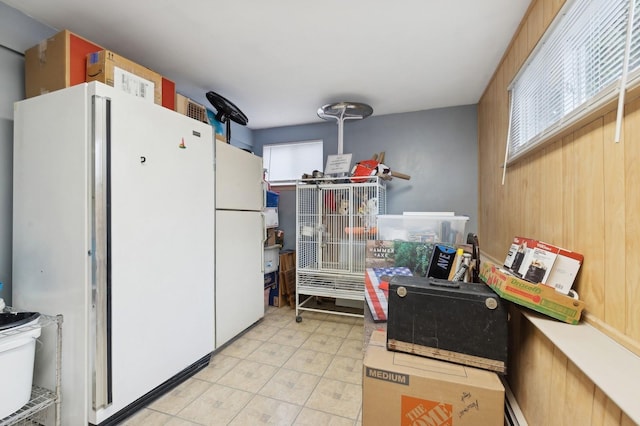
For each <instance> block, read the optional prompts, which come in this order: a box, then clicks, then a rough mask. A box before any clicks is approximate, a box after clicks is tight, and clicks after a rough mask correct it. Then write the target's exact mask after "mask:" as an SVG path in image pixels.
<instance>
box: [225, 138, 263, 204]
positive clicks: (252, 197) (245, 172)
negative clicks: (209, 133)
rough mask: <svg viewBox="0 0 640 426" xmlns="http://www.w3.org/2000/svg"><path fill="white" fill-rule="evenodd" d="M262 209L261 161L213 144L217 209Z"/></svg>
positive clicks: (232, 148)
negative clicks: (214, 148) (214, 147)
mask: <svg viewBox="0 0 640 426" xmlns="http://www.w3.org/2000/svg"><path fill="white" fill-rule="evenodd" d="M263 207H264V187H263V180H262V158H260V157H258V156H256V155H253V154H251V153H249V152H246V151H243V150H241V149H240V148H236V147H235V146H231V145H229V144H227V143H224V142H220V141H216V209H219V210H254V211H260V210H262V208H263Z"/></svg>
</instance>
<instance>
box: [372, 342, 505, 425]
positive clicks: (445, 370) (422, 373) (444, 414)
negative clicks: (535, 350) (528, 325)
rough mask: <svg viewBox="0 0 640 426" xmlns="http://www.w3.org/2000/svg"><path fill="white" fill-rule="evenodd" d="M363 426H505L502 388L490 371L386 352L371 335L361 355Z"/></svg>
mask: <svg viewBox="0 0 640 426" xmlns="http://www.w3.org/2000/svg"><path fill="white" fill-rule="evenodd" d="M363 374H364V377H363V379H362V416H363V417H362V424H363V425H364V426H373V425H387V426H393V425H398V426H404V425H412V426H413V425H454V426H467V425H469V426H470V425H489V426H490V425H496V426H497V425H500V426H502V425H503V424H504V386H503V385H502V382H501V381H500V379H499V377H498V375H497V374H496V373H494V372H491V371H487V370H481V369H478V368H473V367H468V366H463V365H458V364H453V363H449V362H446V361H440V360H436V359H432V358H426V357H420V356H416V355H411V354H406V353H402V352H393V351H388V350H387V348H386V333H385V332H384V331H381V330H376V331H374V332H373V334H372V335H371V340H370V341H369V345H368V346H367V349H366V353H365V357H364V373H363Z"/></svg>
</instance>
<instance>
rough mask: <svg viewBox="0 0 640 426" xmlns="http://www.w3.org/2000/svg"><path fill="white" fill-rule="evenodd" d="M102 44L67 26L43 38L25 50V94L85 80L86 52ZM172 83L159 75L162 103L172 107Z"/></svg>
mask: <svg viewBox="0 0 640 426" xmlns="http://www.w3.org/2000/svg"><path fill="white" fill-rule="evenodd" d="M103 49H104V47H102V46H100V45H98V44H96V43H94V42H92V41H89V40H87V39H85V38H83V37H81V36H79V35H77V34H75V33H73V32H71V31H69V30H62V31H60V32H59V33H57V34H55V35H53V36H51V37H49V38H47V39H45V40H42V41H41V42H40V43H38V44H37V45H35V46H33V47H31V48H29V49H27V51H26V52H25V56H24V60H25V78H24V81H25V94H26V97H27V98H32V97H34V96H38V95H42V94H45V93H49V92H53V91H56V90H59V89H64V88H65V87H71V86H75V85H76V84H80V83H84V82H86V81H87V55H88V54H90V53H94V52H98V51H100V50H103ZM175 91H176V87H175V83H174V82H173V81H171V80H169V79H167V78H165V77H162V106H164V107H165V108H169V109H172V110H174V109H175Z"/></svg>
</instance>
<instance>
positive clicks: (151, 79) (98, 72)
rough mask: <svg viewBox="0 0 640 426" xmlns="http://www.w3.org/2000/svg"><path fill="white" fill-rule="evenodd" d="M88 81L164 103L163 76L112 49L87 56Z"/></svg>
mask: <svg viewBox="0 0 640 426" xmlns="http://www.w3.org/2000/svg"><path fill="white" fill-rule="evenodd" d="M87 81H99V82H101V83H104V84H107V85H109V86H111V87H115V88H116V89H118V90H122V91H123V92H127V93H129V94H131V95H134V96H136V97H139V98H142V99H146V100H149V101H150V102H155V103H156V104H158V105H162V76H161V75H160V74H158V73H157V72H155V71H152V70H150V69H149V68H145V67H143V66H142V65H138V64H136V63H135V62H133V61H130V60H129V59H127V58H124V57H122V56H120V55H117V54H116V53H114V52H112V51H110V50H101V51H99V52H94V53H90V54H89V55H88V56H87Z"/></svg>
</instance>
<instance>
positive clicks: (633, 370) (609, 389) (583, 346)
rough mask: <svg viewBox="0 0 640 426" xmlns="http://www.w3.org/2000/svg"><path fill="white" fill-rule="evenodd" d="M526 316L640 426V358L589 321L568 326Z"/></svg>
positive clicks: (529, 314)
mask: <svg viewBox="0 0 640 426" xmlns="http://www.w3.org/2000/svg"><path fill="white" fill-rule="evenodd" d="M522 314H523V315H524V317H525V318H527V319H528V320H529V321H530V322H531V323H532V324H533V325H534V326H535V327H537V328H538V330H540V331H541V332H542V334H544V335H545V336H546V337H547V338H548V339H549V340H551V342H552V343H553V344H554V345H555V346H556V347H557V348H558V349H560V350H561V351H562V353H564V355H565V356H566V357H567V358H568V359H569V360H570V361H571V362H573V363H574V364H575V365H576V366H577V367H578V368H579V369H580V370H581V371H582V372H583V373H584V374H585V375H586V376H587V377H588V378H589V379H590V380H591V381H592V382H593V383H594V384H595V385H596V386H598V387H599V388H600V389H601V390H602V392H604V393H605V394H606V395H607V397H608V398H609V399H611V401H613V402H614V403H615V404H616V405H617V406H618V407H620V409H621V410H622V411H624V413H625V414H626V415H627V416H629V418H630V419H631V420H633V421H634V422H636V423H638V424H640V400H639V399H638V390H639V389H640V385H639V384H640V357H638V356H637V355H636V354H634V353H633V352H631V351H630V350H628V349H627V348H625V347H624V346H622V345H620V344H619V343H618V342H616V341H615V340H613V339H611V338H610V337H609V336H607V335H606V334H604V333H602V332H601V331H600V330H598V329H596V328H595V327H593V326H591V325H589V324H587V323H585V322H581V323H580V324H577V325H571V324H566V323H563V322H560V321H557V320H555V319H552V318H549V317H545V316H543V315H540V314H538V313H536V312H534V311H530V310H526V309H522Z"/></svg>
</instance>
